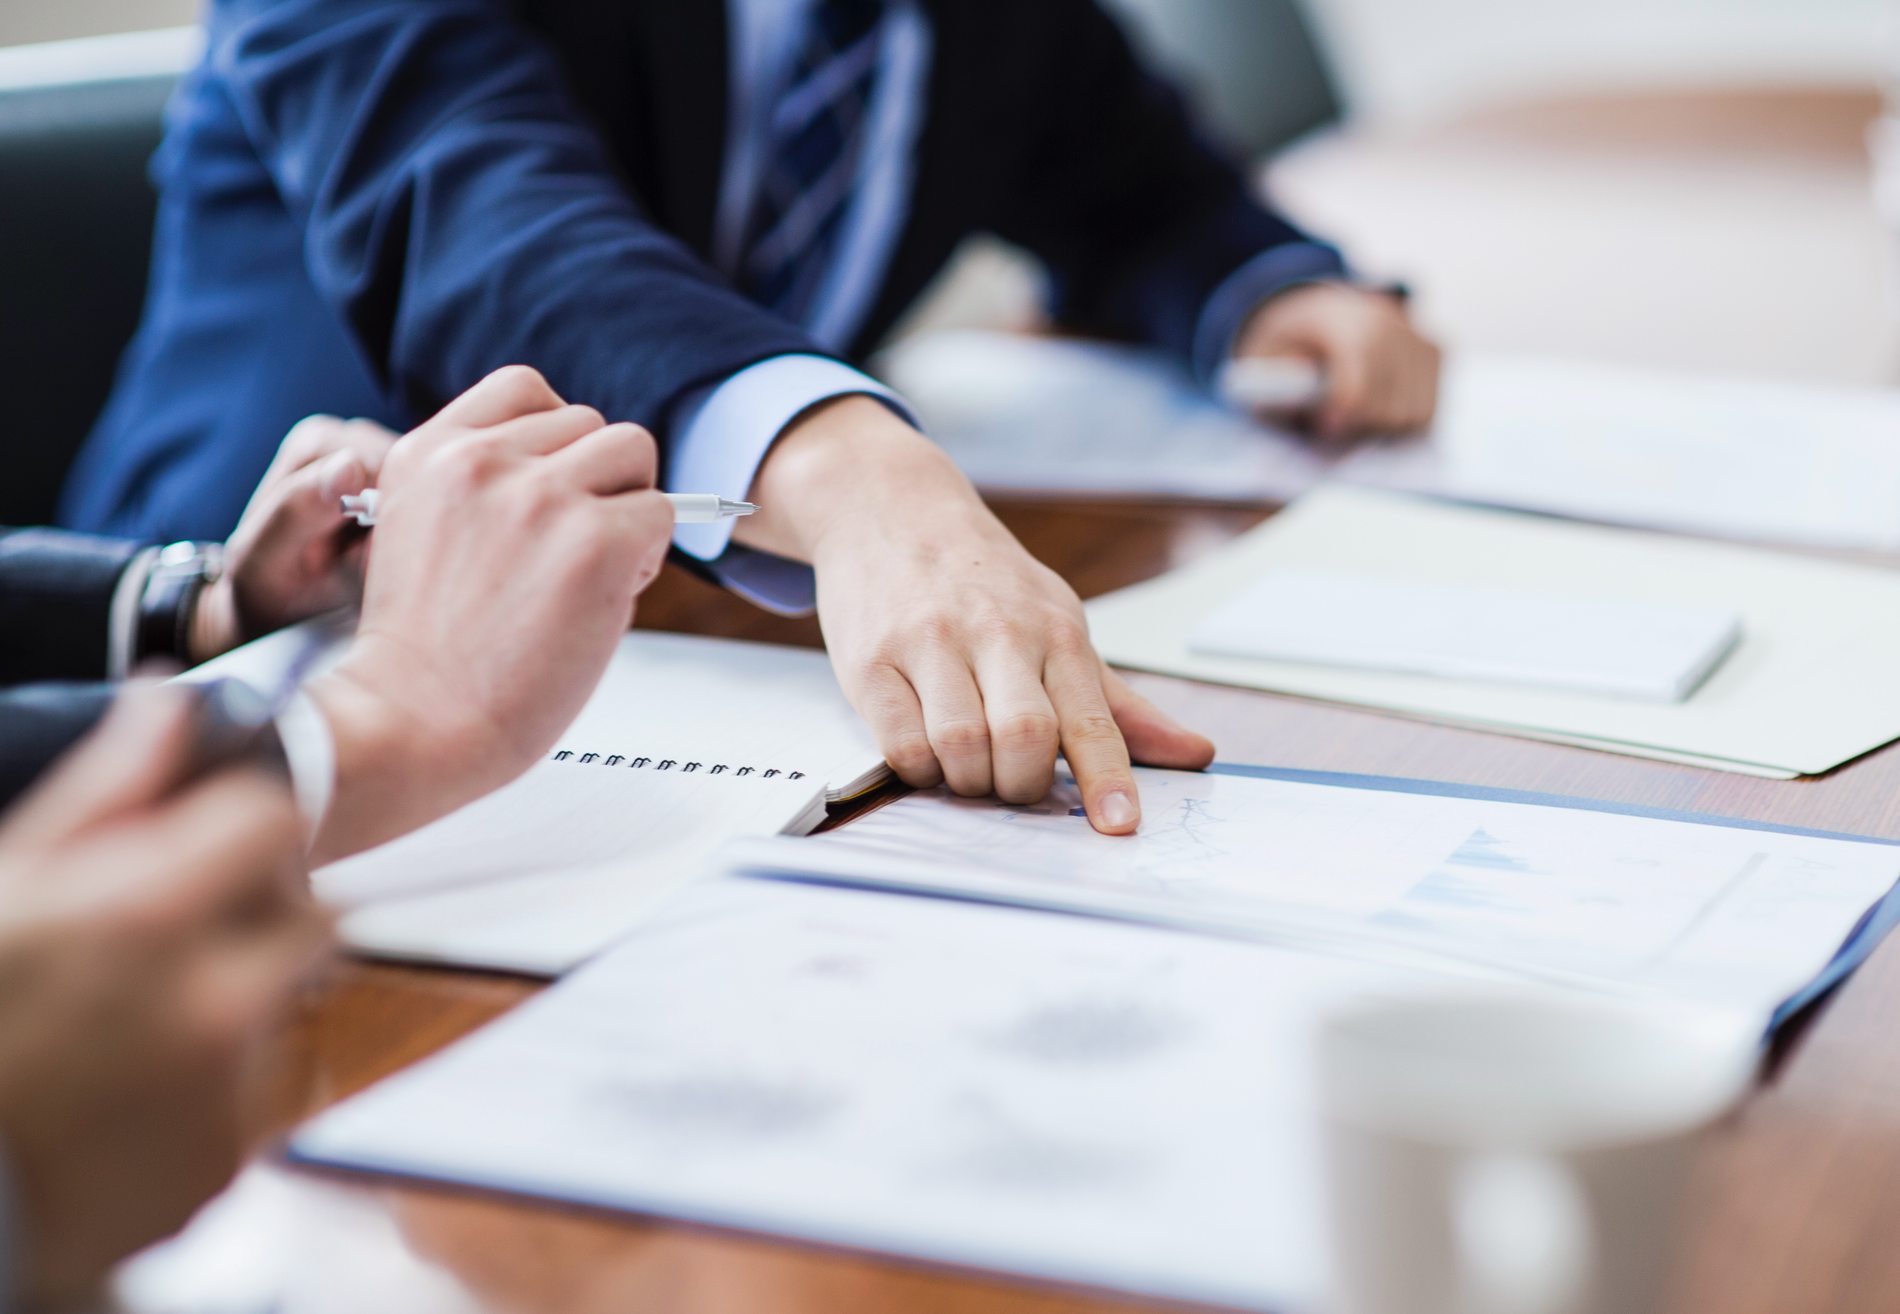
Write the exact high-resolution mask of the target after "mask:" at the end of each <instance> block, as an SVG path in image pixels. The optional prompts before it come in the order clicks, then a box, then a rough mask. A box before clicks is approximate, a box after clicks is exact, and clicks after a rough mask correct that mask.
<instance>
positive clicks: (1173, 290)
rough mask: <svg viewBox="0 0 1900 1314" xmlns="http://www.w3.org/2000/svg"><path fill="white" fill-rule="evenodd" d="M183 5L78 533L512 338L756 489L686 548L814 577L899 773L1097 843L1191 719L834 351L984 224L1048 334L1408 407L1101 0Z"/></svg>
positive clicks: (388, 402)
mask: <svg viewBox="0 0 1900 1314" xmlns="http://www.w3.org/2000/svg"><path fill="white" fill-rule="evenodd" d="M207 24H208V37H209V48H208V50H209V53H208V55H207V57H206V60H205V62H204V64H203V65H202V67H200V68H199V69H198V70H197V71H196V72H195V73H194V74H193V75H192V76H191V77H190V78H189V80H188V81H187V83H186V85H185V87H184V88H183V90H182V92H181V93H180V95H179V97H178V98H177V100H176V102H175V104H174V105H173V107H172V110H171V121H170V131H169V133H168V136H167V139H166V142H165V145H164V147H163V148H162V150H161V152H160V154H159V157H158V160H157V162H156V165H155V170H156V174H157V177H158V179H159V183H160V187H161V194H162V198H161V215H160V221H159V228H158V236H157V245H156V253H155V256H156V267H155V270H154V274H153V281H152V290H151V295H150V298H149V301H148V305H147V311H146V318H145V322H144V325H143V327H142V329H141V331H140V333H139V335H138V338H137V340H136V341H135V343H134V344H133V346H132V348H131V350H130V354H129V356H128V359H127V361H126V362H125V365H124V368H123V373H122V379H121V386H120V389H119V392H118V395H117V396H116V398H115V399H114V402H113V404H112V405H111V406H110V407H109V408H108V410H107V412H106V414H105V415H104V416H103V417H102V419H101V422H100V424H99V426H98V429H97V431H96V432H95V434H94V435H93V438H92V440H91V443H90V445H89V448H88V451H87V453H86V455H85V458H84V459H83V461H82V463H81V465H80V468H79V470H78V473H77V475H76V477H75V480H74V482H73V484H72V486H71V487H70V488H69V490H68V497H67V501H66V516H67V518H68V520H69V521H70V522H71V523H73V524H75V525H77V526H80V527H82V528H90V529H110V530H117V531H120V532H133V533H140V534H162V535H181V534H191V535H200V536H204V535H216V534H219V533H222V532H223V531H224V530H225V529H227V528H228V527H229V525H230V522H231V520H232V519H233V518H234V517H235V515H236V513H237V508H238V502H239V496H240V495H239V494H238V492H237V490H238V489H240V488H244V487H248V485H249V483H250V482H251V481H252V480H253V479H254V478H255V477H256V475H257V474H258V473H259V471H260V470H261V469H262V468H263V465H264V463H265V460H266V459H267V454H268V445H269V441H270V440H269V439H268V438H267V437H265V435H268V434H272V433H275V432H281V427H282V425H283V424H284V423H285V422H287V421H288V420H290V419H292V418H294V417H295V416H296V415H298V414H301V413H303V412H304V411H307V410H313V409H321V410H333V411H341V412H345V413H355V414H363V415H368V416H372V417H376V418H380V419H382V420H384V421H385V422H387V423H390V424H392V425H397V426H400V425H402V424H404V423H406V422H407V421H408V420H409V418H410V417H411V416H412V415H414V414H415V413H416V412H417V411H419V410H425V409H427V408H428V407H431V406H433V405H435V404H437V403H438V402H439V401H440V400H441V399H442V398H444V397H447V396H451V395H453V394H454V393H455V392H456V391H458V390H459V389H460V388H462V387H465V386H467V384H468V383H469V382H471V381H472V380H473V379H474V378H475V377H478V376H479V375H480V374H482V373H483V372H485V371H486V370H489V369H491V368H493V367H494V366H495V365H497V364H499V363H501V362H504V361H513V360H519V361H525V362H528V363H530V364H532V365H536V366H538V367H540V368H541V369H542V370H544V371H545V372H546V373H547V375H548V377H549V379H550V381H551V382H552V383H553V385H554V386H555V387H556V388H557V389H558V390H559V391H560V392H561V393H563V394H564V395H567V396H571V397H574V398H576V399H579V400H582V401H585V402H587V403H589V404H592V405H594V406H596V407H598V408H600V410H602V411H603V412H604V413H605V414H606V415H607V417H608V418H610V419H615V420H635V421H639V422H641V423H644V424H647V425H649V426H650V427H652V428H653V429H654V430H655V432H656V433H658V434H659V436H660V439H661V443H662V457H663V460H662V466H663V481H664V483H665V485H666V486H667V487H669V488H671V489H674V490H705V491H714V492H719V493H722V494H724V495H727V496H732V497H741V496H745V497H749V498H750V499H751V500H753V501H757V502H760V503H762V504H763V505H764V507H765V508H766V509H765V512H764V513H763V514H761V515H759V516H755V517H752V518H750V519H748V520H747V521H746V522H744V524H743V525H740V526H737V527H734V526H731V525H725V526H694V527H690V528H685V529H681V530H679V531H677V532H676V534H675V536H674V544H675V546H676V548H677V549H678V551H679V553H680V554H681V556H682V557H683V558H684V559H685V560H687V561H688V562H689V563H694V564H696V565H697V566H698V567H699V568H701V569H703V570H705V571H707V572H708V573H710V574H712V575H713V576H715V577H716V578H718V579H720V580H722V581H724V582H725V583H726V584H728V585H729V586H731V587H732V588H734V589H736V590H738V591H739V592H741V593H743V594H745V595H746V596H749V597H751V598H753V599H754V600H756V601H759V602H761V603H763V604H765V605H768V606H773V607H777V608H781V609H785V610H800V609H805V608H809V607H811V606H812V605H814V604H815V605H816V607H817V610H818V614H819V617H820V620H821V622H822V624H823V627H824V631H825V636H826V641H827V646H828V647H829V648H830V650H831V654H832V658H833V661H834V663H835V665H836V667H837V670H838V674H839V677H840V680H841V683H842V684H843V687H844V689H845V692H846V693H847V695H848V696H849V697H850V698H851V700H852V702H853V703H854V705H855V706H856V707H857V708H858V710H859V711H860V712H861V713H862V714H863V715H864V716H865V717H866V719H867V720H868V721H869V723H870V724H871V725H872V727H873V728H874V729H875V731H876V733H877V735H878V738H879V740H880V742H881V744H882V747H883V750H884V752H885V755H886V756H887V757H888V758H889V759H890V761H891V762H892V764H893V765H894V766H895V767H896V769H897V770H898V772H899V774H900V775H902V777H903V778H904V779H905V780H907V781H909V782H911V783H913V784H917V785H929V784H933V783H936V782H938V781H945V782H947V783H948V784H949V785H950V786H951V787H952V788H953V789H955V790H956V791H957V792H959V793H964V794H980V793H986V792H989V791H991V790H994V791H995V792H996V793H997V794H999V795H1001V796H1002V797H1004V798H1005V799H1009V800H1012V801H1030V800H1033V799H1035V798H1038V797H1040V796H1041V794H1042V793H1043V792H1044V790H1046V788H1047V787H1048V785H1049V783H1050V780H1051V775H1052V768H1053V764H1054V761H1055V758H1056V755H1057V752H1058V750H1060V751H1062V752H1063V753H1065V754H1066V756H1067V758H1068V760H1069V763H1070V765H1071V767H1072V768H1073V769H1074V771H1075V773H1076V775H1077V778H1078V780H1079V781H1080V783H1081V785H1082V790H1083V796H1084V800H1085V802H1086V805H1087V809H1088V813H1089V816H1090V819H1091V820H1092V821H1093V822H1094V823H1095V825H1096V826H1097V827H1098V828H1100V829H1102V830H1104V831H1107V832H1111V833H1125V832H1128V831H1131V830H1133V829H1134V828H1135V826H1136V824H1137V822H1138V820H1139V804H1138V800H1137V797H1136V791H1135V787H1134V782H1133V778H1132V775H1131V773H1130V771H1129V766H1128V764H1129V758H1130V752H1131V750H1132V753H1133V755H1134V756H1135V757H1136V758H1138V759H1140V760H1145V761H1148V762H1151V763H1156V764H1161V765H1176V766H1199V765H1203V764H1205V762H1206V761H1207V760H1208V759H1209V757H1210V756H1211V754H1212V751H1213V749H1212V745H1211V744H1209V743H1208V742H1207V741H1206V740H1205V739H1203V738H1201V737H1200V736H1199V735H1195V734H1192V733H1190V732H1188V731H1186V730H1184V729H1182V728H1181V727H1179V726H1177V725H1175V724H1174V723H1173V722H1172V721H1171V720H1170V719H1169V718H1167V717H1166V716H1164V715H1162V714H1161V713H1160V712H1159V711H1158V710H1156V709H1155V708H1154V707H1152V706H1151V705H1149V704H1148V703H1146V702H1145V701H1144V700H1142V699H1141V698H1139V697H1138V696H1137V695H1135V694H1134V693H1133V692H1132V691H1131V690H1129V689H1128V688H1127V686H1126V685H1125V684H1124V683H1123V682H1122V681H1121V679H1120V678H1119V677H1118V676H1116V675H1114V674H1113V673H1111V672H1109V671H1107V670H1106V668H1105V667H1104V666H1103V665H1102V663H1101V662H1100V661H1099V659H1098V658H1097V657H1096V655H1095V653H1094V651H1093V649H1092V648H1091V647H1090V645H1089V642H1088V637H1087V632H1086V627H1085V625H1084V622H1083V619H1082V613H1081V608H1080V605H1079V603H1078V602H1077V600H1076V597H1075V595H1074V593H1073V592H1072V591H1071V590H1070V589H1069V588H1068V587H1067V586H1066V585H1065V584H1064V583H1063V582H1062V581H1061V580H1060V579H1058V578H1057V577H1056V576H1055V575H1054V574H1053V573H1051V572H1050V571H1048V570H1047V569H1045V568H1044V567H1043V566H1042V565H1040V564H1039V563H1038V562H1036V561H1035V560H1033V559H1032V558H1031V557H1030V556H1029V555H1028V554H1027V553H1026V552H1025V551H1024V550H1023V548H1022V547H1021V546H1020V545H1019V544H1018V543H1017V542H1016V541H1015V540H1014V538H1013V537H1012V536H1011V535H1010V534H1009V533H1008V532H1007V531H1006V530H1005V529H1004V528H1003V527H1002V525H1001V524H1000V523H999V522H998V521H997V520H996V519H995V518H994V517H993V516H992V515H991V514H990V513H989V511H988V510H987V509H986V508H985V507H984V506H983V504H982V502H981V501H980V500H979V499H978V497H977V496H976V494H975V492H974V491H973V490H972V489H971V487H970V485H969V484H968V482H967V481H966V480H965V479H964V478H963V477H962V476H961V475H960V474H959V472H958V471H957V470H956V469H955V468H954V467H953V466H952V465H951V464H950V463H949V462H948V461H947V460H946V459H945V458H944V457H943V456H942V455H941V453H939V452H938V450H937V449H936V448H934V447H933V446H932V445H931V444H930V443H929V442H928V441H927V440H926V439H925V438H924V437H923V436H922V435H921V434H920V433H918V432H917V430H916V429H915V427H914V426H913V424H912V423H911V417H910V415H909V413H908V412H907V411H906V410H905V408H904V406H903V403H902V401H901V400H900V399H898V398H896V397H894V396H892V395H891V394H890V393H889V392H887V391H886V390H885V389H883V388H882V387H881V386H879V385H878V384H877V383H876V382H874V381H873V380H871V379H869V378H867V377H865V376H864V375H862V374H860V373H858V372H857V371H855V370H854V369H852V368H851V367H850V366H849V364H848V363H847V362H848V361H850V360H851V359H853V358H855V357H857V356H859V355H861V354H862V353H863V352H864V351H865V350H866V349H867V348H868V347H870V346H871V345H872V344H874V343H875V342H877V341H878V339H879V338H880V337H881V336H882V335H883V334H885V333H886V332H887V331H888V329H889V328H890V327H891V325H892V324H893V323H894V322H895V321H896V319H897V318H898V317H899V316H900V315H901V314H902V313H903V311H904V310H905V308H906V307H907V306H908V305H909V304H910V303H911V302H912V301H913V300H914V299H915V298H916V297H917V295H918V294H919V292H920V291H921V290H922V289H923V288H924V287H925V286H926V285H927V284H928V283H929V281H930V280H931V279H932V277H934V276H935V275H936V273H937V272H938V271H939V270H940V269H942V267H943V266H944V264H945V262H946V260H947V259H948V257H949V255H950V254H951V252H952V251H953V250H954V249H955V247H956V246H957V244H958V243H959V242H960V241H961V240H962V239H963V238H964V237H966V236H967V235H969V234H971V233H975V232H979V231H988V232H993V233H996V234H999V235H1001V236H1002V237H1004V238H1006V239H1009V240H1012V241H1014V242H1017V243H1019V244H1020V245H1022V246H1024V247H1026V248H1027V249H1029V250H1030V251H1032V252H1034V253H1035V254H1036V255H1038V256H1039V257H1040V258H1041V259H1042V260H1043V261H1044V263H1045V264H1046V265H1047V266H1048V268H1049V271H1050V274H1051V284H1052V289H1053V293H1054V302H1055V304H1054V306H1053V307H1052V308H1053V310H1054V311H1055V312H1056V314H1057V315H1058V316H1059V318H1060V319H1061V320H1062V321H1063V322H1064V323H1065V324H1067V325H1069V326H1070V327H1073V328H1075V329H1078V330H1081V331H1085V332H1091V333H1096V334H1102V335H1108V336H1114V337H1124V338H1133V339H1141V340H1145V341H1148V342H1151V343H1154V344H1157V345H1159V346H1161V347H1164V348H1166V349H1168V350H1170V351H1172V352H1173V353H1175V354H1176V355H1177V356H1178V357H1179V358H1181V359H1182V360H1183V361H1185V362H1187V363H1188V364H1189V365H1191V366H1192V367H1193V368H1194V369H1195V370H1196V371H1198V372H1199V373H1200V374H1201V375H1202V376H1203V377H1209V376H1211V375H1212V373H1213V371H1214V370H1215V369H1217V368H1218V367H1219V365H1220V364H1221V363H1222V362H1223V361H1224V360H1225V359H1227V358H1228V357H1229V356H1231V355H1234V354H1243V355H1296V356H1303V357H1308V358H1311V359H1314V360H1316V361H1317V362H1318V363H1320V364H1321V365H1322V366H1324V368H1325V369H1326V371H1327V372H1328V375H1329V378H1330V380H1331V395H1330V400H1329V401H1328V403H1327V405H1326V406H1325V407H1324V408H1323V410H1322V412H1321V413H1320V415H1319V416H1318V417H1317V423H1318V426H1319V427H1320V429H1321V430H1322V431H1323V432H1324V433H1326V434H1330V435H1344V434H1349V433H1353V432H1359V431H1369V430H1383V429H1402V428H1408V427H1411V426H1413V425H1416V424H1419V423H1422V422H1423V421H1424V420H1425V419H1427V418H1428V417H1429V415H1430V413H1431V410H1432V407H1433V404H1434V396H1435V388H1436V377H1437V357H1436V352H1435V350H1434V349H1433V348H1432V347H1431V346H1430V345H1429V344H1428V343H1426V342H1425V341H1424V340H1423V339H1422V338H1421V337H1419V335H1418V334H1417V333H1416V332H1415V331H1414V330H1413V329H1412V327H1411V326H1410V324H1409V323H1408V322H1407V319H1406V315H1405V311H1404V308H1403V306H1402V305H1401V304H1400V303H1399V302H1398V301H1397V300H1396V299H1394V298H1393V297H1390V296H1387V295H1385V294H1384V293H1382V292H1380V291H1377V290H1371V289H1366V288H1362V287H1360V286H1358V285H1357V284H1356V283H1355V282H1354V280H1353V278H1352V276H1351V274H1350V271H1349V270H1348V269H1347V268H1346V266H1345V264H1344V262H1343V261H1342V259H1341V257H1340V255H1339V253H1338V252H1337V251H1335V250H1334V249H1333V248H1331V247H1330V246H1327V245H1326V244H1325V243H1323V242H1320V241H1317V240H1315V239H1314V238H1312V237H1309V236H1308V235H1306V234H1305V233H1303V232H1301V231H1300V230H1299V229H1297V228H1296V227H1294V226H1293V225H1292V224H1291V223H1289V222H1288V221H1287V220H1285V219H1284V218H1282V217H1281V216H1279V215H1277V214H1275V213H1273V212H1272V211H1271V210H1268V209H1266V208H1264V207H1263V206H1262V205H1261V204H1259V203H1258V202H1256V201H1255V200H1254V199H1253V198H1252V196H1251V195H1250V192H1249V188H1248V187H1247V185H1246V184H1245V181H1244V179H1243V177H1242V175H1241V173H1240V171H1239V170H1238V169H1237V168H1236V167H1234V165H1233V164H1232V163H1231V162H1229V161H1227V160H1225V159H1223V158H1222V157H1221V156H1220V155H1219V154H1218V153H1216V152H1215V151H1213V150H1212V149H1210V148H1209V147H1208V146H1207V145H1206V144H1205V143H1204V142H1203V141H1202V140H1201V139H1200V137H1199V136H1198V135H1197V133H1196V131H1195V130H1194V128H1193V126H1192V124H1191V123H1190V121H1189V119H1188V116H1187V115H1186V113H1185V112H1184V110H1183V108H1182V105H1181V102H1180V100H1179V98H1178V97H1177V96H1176V95H1175V94H1174V93H1173V91H1171V90H1170V89H1169V88H1168V87H1167V86H1165V85H1163V84H1162V83H1161V82H1159V81H1157V80H1156V79H1155V78H1154V77H1152V76H1150V75H1149V74H1148V73H1147V72H1146V71H1145V70H1143V69H1142V68H1141V67H1140V65H1139V64H1138V63H1137V61H1136V59H1135V58H1134V56H1133V54H1132V53H1131V51H1130V49H1129V47H1128V45H1127V44H1126V42H1125V40H1124V39H1123V37H1122V35H1121V33H1120V31H1119V30H1118V29H1117V27H1116V26H1115V24H1114V23H1113V21H1112V20H1111V19H1110V18H1109V17H1108V16H1107V15H1105V14H1104V13H1103V12H1101V11H1100V10H1099V9H1098V8H1097V7H1096V5H1095V4H1094V3H1092V0H1037V3H1034V4H1024V3H1020V2H1019V0H626V2H625V3H621V4H613V5H602V4H598V3H592V2H591V0H519V3H506V2H505V0H212V3H211V4H210V6H209V12H208V18H207ZM234 376H236V377H245V378H247V379H250V380H253V382H252V384H251V385H250V386H248V387H247V388H246V389H244V390H243V392H242V393H241V394H239V395H237V396H235V397H233V396H232V395H230V394H229V393H228V391H227V390H225V389H223V388H221V387H220V386H218V383H217V380H219V379H223V378H228V377H234ZM1034 438H1035V436H1034V435H1033V434H1026V435H1024V441H1026V442H1033V441H1034ZM1157 440H1160V436H1157Z"/></svg>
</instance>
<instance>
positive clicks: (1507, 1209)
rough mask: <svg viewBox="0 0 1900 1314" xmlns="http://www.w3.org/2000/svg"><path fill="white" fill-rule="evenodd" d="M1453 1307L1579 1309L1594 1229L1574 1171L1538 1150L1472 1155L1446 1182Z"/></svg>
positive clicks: (1495, 1311)
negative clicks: (1454, 1274)
mask: <svg viewBox="0 0 1900 1314" xmlns="http://www.w3.org/2000/svg"><path fill="white" fill-rule="evenodd" d="M1449 1204H1450V1206H1451V1223H1452V1229H1451V1230H1452V1235H1453V1237H1454V1238H1455V1241H1456V1247H1457V1258H1458V1288H1459V1295H1460V1303H1459V1305H1458V1308H1459V1309H1462V1310H1469V1311H1471V1312H1472V1314H1579V1312H1580V1311H1581V1310H1582V1309H1583V1301H1584V1298H1585V1294H1586V1289H1587V1287H1588V1285H1589V1281H1590V1274H1591V1270H1592V1269H1593V1268H1594V1267H1595V1261H1596V1248H1597V1246H1596V1229H1595V1227H1594V1226H1593V1225H1592V1223H1591V1221H1590V1208H1589V1203H1588V1200H1587V1198H1586V1197H1585V1195H1584V1191H1583V1188H1582V1186H1581V1185H1580V1184H1579V1183H1578V1181H1577V1178H1576V1175H1575V1173H1573V1172H1572V1171H1571V1170H1570V1168H1569V1167H1568V1166H1567V1165H1566V1164H1564V1162H1563V1161H1562V1160H1561V1159H1558V1158H1556V1157H1555V1156H1552V1155H1542V1154H1478V1155H1474V1156H1472V1157H1471V1158H1469V1159H1467V1160H1466V1161H1465V1162H1464V1163H1462V1164H1460V1165H1459V1166H1458V1167H1457V1168H1456V1169H1455V1170H1454V1172H1453V1175H1452V1178H1451V1182H1450V1200H1449Z"/></svg>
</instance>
